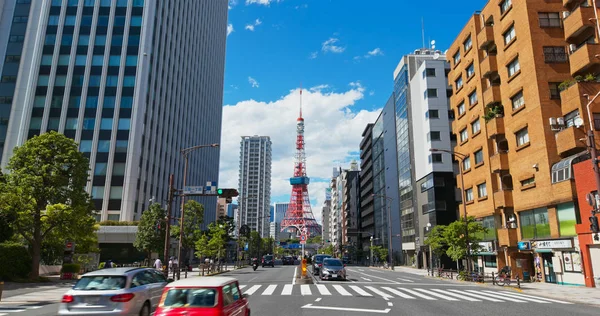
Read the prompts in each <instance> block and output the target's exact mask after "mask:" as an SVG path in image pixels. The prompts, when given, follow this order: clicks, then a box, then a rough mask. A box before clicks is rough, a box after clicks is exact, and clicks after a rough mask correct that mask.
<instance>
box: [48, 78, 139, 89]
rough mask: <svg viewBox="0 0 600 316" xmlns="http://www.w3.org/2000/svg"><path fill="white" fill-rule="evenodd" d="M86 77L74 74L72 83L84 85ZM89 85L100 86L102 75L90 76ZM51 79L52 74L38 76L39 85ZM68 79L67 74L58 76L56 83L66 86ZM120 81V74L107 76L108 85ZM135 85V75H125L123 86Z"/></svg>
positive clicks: (113, 84)
mask: <svg viewBox="0 0 600 316" xmlns="http://www.w3.org/2000/svg"><path fill="white" fill-rule="evenodd" d="M84 79H85V77H84V76H83V75H75V76H73V81H72V83H71V84H72V85H73V86H74V87H82V86H83V82H84ZM88 79H89V81H88V85H89V86H90V87H100V83H101V79H102V76H92V75H90V76H89V78H88ZM49 81H50V76H46V75H41V76H39V77H38V87H47V86H48V83H49ZM66 81H67V76H63V75H59V76H56V78H55V81H54V85H55V86H59V87H64V86H65V84H66ZM118 81H119V76H106V86H108V87H116V86H117V83H118ZM133 86H135V76H123V87H133Z"/></svg>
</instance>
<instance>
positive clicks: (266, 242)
mask: <svg viewBox="0 0 600 316" xmlns="http://www.w3.org/2000/svg"><path fill="white" fill-rule="evenodd" d="M274 245H275V239H273V238H271V237H268V238H263V239H262V245H261V249H263V251H264V252H265V253H270V254H272V253H273V247H274Z"/></svg>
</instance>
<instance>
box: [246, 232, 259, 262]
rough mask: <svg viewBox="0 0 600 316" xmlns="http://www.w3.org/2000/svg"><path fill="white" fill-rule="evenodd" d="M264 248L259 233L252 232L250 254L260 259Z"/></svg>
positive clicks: (249, 246)
mask: <svg viewBox="0 0 600 316" xmlns="http://www.w3.org/2000/svg"><path fill="white" fill-rule="evenodd" d="M261 246H262V238H260V234H259V233H258V232H257V231H253V232H250V240H249V241H248V253H249V254H250V256H253V257H257V258H258V257H260V252H261Z"/></svg>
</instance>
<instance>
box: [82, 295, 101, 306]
mask: <svg viewBox="0 0 600 316" xmlns="http://www.w3.org/2000/svg"><path fill="white" fill-rule="evenodd" d="M83 302H84V303H86V304H87V305H97V304H98V303H99V302H100V298H99V297H85V298H84V299H83Z"/></svg>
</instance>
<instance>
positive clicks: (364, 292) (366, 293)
mask: <svg viewBox="0 0 600 316" xmlns="http://www.w3.org/2000/svg"><path fill="white" fill-rule="evenodd" d="M350 288H351V289H353V290H354V291H355V292H356V293H358V294H359V295H362V296H373V295H371V294H370V293H369V292H367V291H365V290H363V289H361V288H359V287H358V286H356V285H350Z"/></svg>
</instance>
